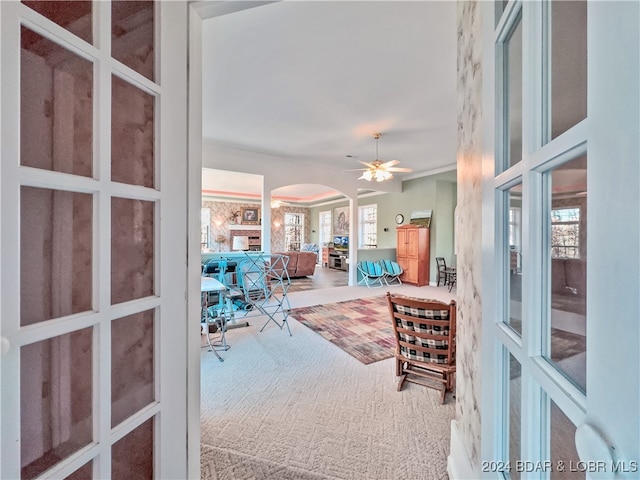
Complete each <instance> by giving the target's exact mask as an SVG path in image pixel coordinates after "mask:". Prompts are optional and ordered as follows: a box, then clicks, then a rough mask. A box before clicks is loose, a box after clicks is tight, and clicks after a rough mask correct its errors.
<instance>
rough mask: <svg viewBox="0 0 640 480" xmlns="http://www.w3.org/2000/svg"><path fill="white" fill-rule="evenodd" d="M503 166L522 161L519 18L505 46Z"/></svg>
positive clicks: (520, 34) (520, 23) (520, 38)
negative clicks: (504, 159)
mask: <svg viewBox="0 0 640 480" xmlns="http://www.w3.org/2000/svg"><path fill="white" fill-rule="evenodd" d="M505 47H506V48H505V56H504V61H505V66H504V75H505V82H504V85H505V89H506V90H505V92H504V93H505V96H506V98H505V105H506V115H507V119H506V122H505V124H504V125H505V129H506V131H505V140H506V142H505V144H504V146H505V149H506V151H505V156H506V162H504V164H505V166H506V167H507V168H508V167H511V166H513V165H515V164H516V163H518V162H519V161H520V160H522V22H521V21H520V17H518V20H517V22H516V24H515V26H514V27H513V29H512V31H511V35H510V37H509V39H508V40H507V42H506V44H505Z"/></svg>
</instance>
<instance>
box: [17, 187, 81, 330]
mask: <svg viewBox="0 0 640 480" xmlns="http://www.w3.org/2000/svg"><path fill="white" fill-rule="evenodd" d="M92 222H93V197H92V196H91V195H88V194H85V193H73V192H65V191H62V190H49V189H45V188H34V187H21V188H20V325H21V326H26V325H31V324H33V323H37V322H41V321H44V320H50V319H52V318H59V317H64V316H66V315H71V314H74V313H80V312H86V311H89V310H91V309H92V275H93V269H92V255H93V225H92ZM63 227H64V228H63Z"/></svg>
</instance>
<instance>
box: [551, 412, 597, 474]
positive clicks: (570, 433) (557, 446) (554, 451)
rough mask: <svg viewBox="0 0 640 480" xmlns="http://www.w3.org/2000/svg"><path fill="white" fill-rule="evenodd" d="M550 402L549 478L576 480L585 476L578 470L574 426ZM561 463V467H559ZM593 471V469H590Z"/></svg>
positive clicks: (578, 459)
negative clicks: (550, 466) (550, 467)
mask: <svg viewBox="0 0 640 480" xmlns="http://www.w3.org/2000/svg"><path fill="white" fill-rule="evenodd" d="M550 403H551V415H550V417H551V422H550V423H551V425H550V431H551V445H550V449H551V465H552V466H553V468H552V469H551V478H552V479H553V480H564V479H567V480H577V479H580V478H585V472H584V471H582V472H580V471H579V470H580V468H579V467H580V465H579V461H580V457H578V452H577V451H576V441H575V437H576V426H575V425H574V424H573V423H572V422H571V420H569V418H567V416H566V415H565V414H564V413H563V412H562V410H560V408H559V407H558V406H557V405H556V404H555V403H554V402H553V401H552V402H550ZM560 465H562V467H560ZM592 471H594V470H592Z"/></svg>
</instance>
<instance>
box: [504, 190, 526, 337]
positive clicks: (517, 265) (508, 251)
mask: <svg viewBox="0 0 640 480" xmlns="http://www.w3.org/2000/svg"><path fill="white" fill-rule="evenodd" d="M506 197H507V198H506V200H507V201H506V211H505V215H504V218H505V219H506V222H507V224H506V225H505V230H506V233H507V243H506V248H505V252H504V254H505V264H506V266H507V268H508V273H507V276H506V278H507V282H506V283H507V290H508V292H509V295H508V296H507V298H508V299H509V303H508V305H507V306H506V308H505V311H506V313H507V316H506V318H505V323H507V324H508V325H509V326H510V327H511V328H513V330H515V331H516V332H517V333H518V334H519V335H522V184H518V185H514V186H513V187H511V188H510V189H509V190H507V193H506Z"/></svg>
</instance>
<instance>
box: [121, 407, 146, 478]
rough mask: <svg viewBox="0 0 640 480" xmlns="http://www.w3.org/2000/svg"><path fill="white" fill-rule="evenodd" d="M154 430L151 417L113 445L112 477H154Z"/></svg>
mask: <svg viewBox="0 0 640 480" xmlns="http://www.w3.org/2000/svg"><path fill="white" fill-rule="evenodd" d="M153 430H154V428H153V418H150V419H149V420H147V421H146V422H144V423H143V424H142V425H140V426H139V427H138V428H136V429H135V430H133V431H132V432H131V433H129V434H128V435H125V436H124V437H123V438H121V439H120V440H119V441H118V442H116V443H115V444H114V445H113V447H112V452H111V462H112V463H111V478H136V479H149V480H151V479H152V478H154V475H153Z"/></svg>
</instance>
